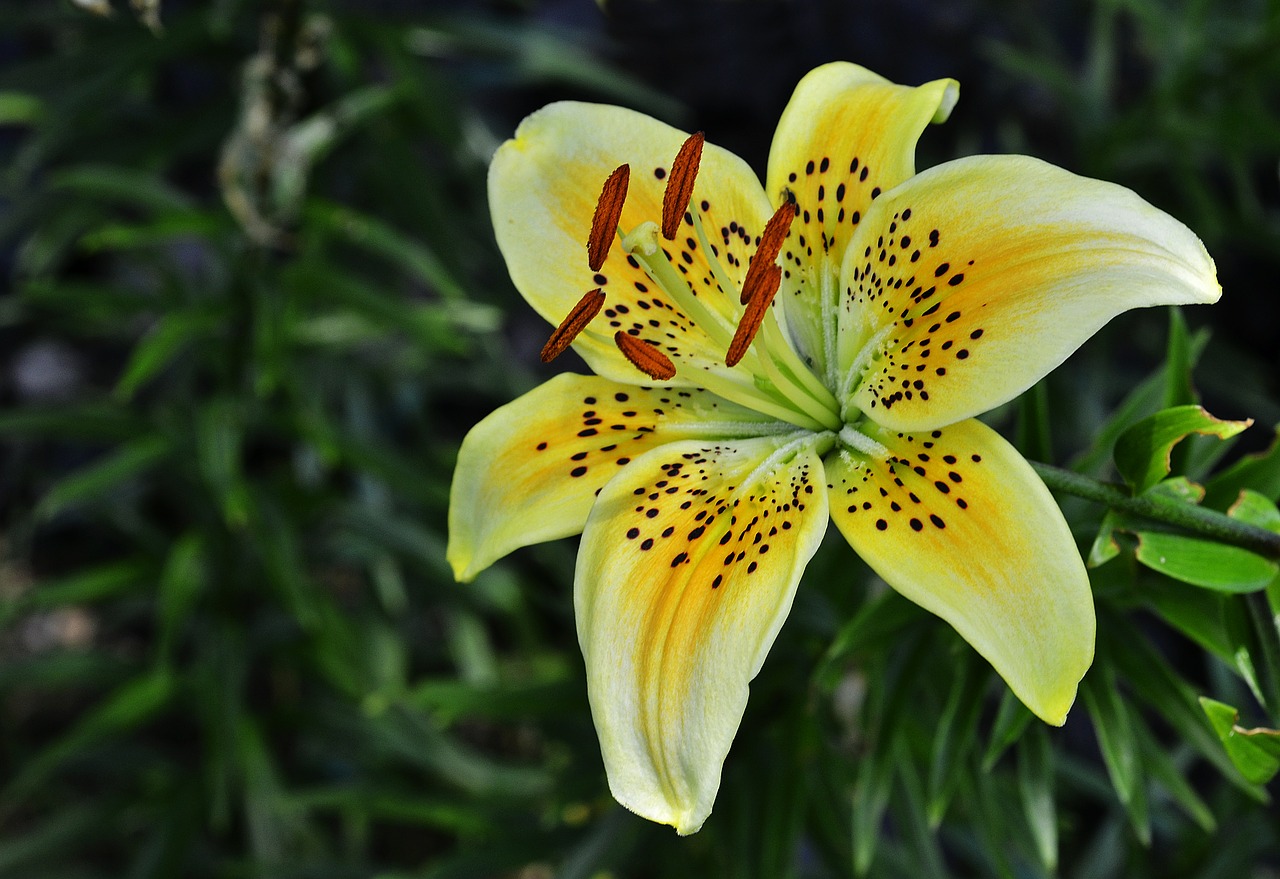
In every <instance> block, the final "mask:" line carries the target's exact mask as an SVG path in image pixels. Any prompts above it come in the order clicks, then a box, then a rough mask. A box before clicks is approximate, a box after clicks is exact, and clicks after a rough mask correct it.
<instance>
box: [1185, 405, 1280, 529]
mask: <svg viewBox="0 0 1280 879" xmlns="http://www.w3.org/2000/svg"><path fill="white" fill-rule="evenodd" d="M1275 431H1276V435H1275V438H1274V439H1273V440H1272V442H1271V446H1270V447H1269V448H1268V449H1267V450H1266V451H1264V452H1259V453H1257V454H1254V455H1245V456H1244V457H1243V458H1241V459H1240V460H1239V461H1236V462H1235V463H1234V464H1232V465H1231V466H1230V467H1228V468H1227V469H1225V470H1223V471H1222V472H1221V473H1219V474H1217V475H1216V476H1214V477H1213V478H1212V479H1210V480H1209V481H1208V482H1207V483H1206V485H1205V489H1206V493H1205V499H1204V503H1205V506H1208V507H1213V508H1214V509H1216V510H1221V509H1225V508H1226V507H1227V505H1228V504H1231V503H1233V502H1234V501H1235V500H1236V498H1237V497H1239V495H1240V492H1241V491H1243V490H1244V489H1246V488H1247V489H1251V490H1253V491H1256V492H1257V493H1258V494H1261V495H1263V496H1264V497H1267V498H1270V499H1271V500H1276V499H1277V498H1280V425H1277V426H1276V428H1275Z"/></svg>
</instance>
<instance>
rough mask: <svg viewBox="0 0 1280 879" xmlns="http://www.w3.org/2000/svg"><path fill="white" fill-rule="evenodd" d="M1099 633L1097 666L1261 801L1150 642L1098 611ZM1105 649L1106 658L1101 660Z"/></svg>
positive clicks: (1116, 616)
mask: <svg viewBox="0 0 1280 879" xmlns="http://www.w3.org/2000/svg"><path fill="white" fill-rule="evenodd" d="M1098 631H1099V632H1100V633H1101V632H1103V631H1105V632H1107V633H1108V635H1107V638H1106V640H1105V642H1104V641H1102V640H1099V648H1100V650H1099V653H1100V657H1099V661H1098V662H1095V663H1094V665H1095V667H1097V666H1098V665H1099V664H1100V663H1101V662H1102V661H1107V662H1110V663H1111V664H1112V665H1114V667H1115V669H1116V673H1117V674H1119V675H1121V676H1122V677H1124V678H1125V679H1126V680H1127V681H1129V683H1130V685H1131V686H1132V688H1133V692H1134V693H1135V694H1136V695H1137V696H1138V697H1139V698H1141V699H1142V700H1143V701H1144V702H1146V703H1147V704H1148V705H1149V706H1151V708H1152V709H1154V710H1155V711H1156V712H1157V713H1158V714H1159V715H1160V716H1161V717H1163V718H1164V719H1165V721H1166V722H1168V723H1169V725H1170V726H1172V727H1173V729H1174V730H1175V731H1176V732H1177V734H1178V735H1179V736H1180V737H1181V739H1182V740H1183V741H1184V742H1186V743H1187V744H1189V745H1191V747H1193V748H1195V750H1196V751H1197V752H1198V753H1199V754H1200V755H1201V756H1202V757H1204V758H1205V759H1206V760H1208V761H1209V762H1210V763H1212V764H1213V765H1214V766H1216V767H1217V768H1218V770H1219V771H1220V772H1221V773H1222V774H1223V776H1225V777H1226V778H1227V779H1228V780H1229V781H1231V782H1232V783H1233V784H1235V785H1236V786H1237V787H1239V788H1240V789H1241V790H1242V791H1244V792H1245V793H1246V794H1248V795H1249V796H1250V797H1251V798H1253V799H1255V800H1257V801H1259V802H1265V801H1266V798H1267V795H1266V792H1265V791H1263V790H1262V788H1260V787H1258V786H1257V785H1254V784H1251V783H1250V782H1249V781H1247V780H1246V779H1245V778H1244V776H1243V775H1241V774H1240V771H1239V770H1238V769H1236V767H1235V765H1234V764H1233V763H1232V762H1231V760H1230V759H1228V757H1227V755H1226V753H1225V752H1224V751H1223V749H1222V745H1221V743H1220V742H1219V740H1218V737H1217V734H1216V733H1215V731H1214V729H1213V727H1212V726H1210V724H1209V720H1208V718H1207V717H1205V714H1204V711H1203V710H1201V708H1200V705H1199V703H1198V701H1197V694H1196V692H1195V690H1193V689H1192V688H1191V686H1190V685H1189V684H1187V682H1186V681H1184V680H1183V679H1182V678H1180V677H1179V676H1178V675H1177V674H1176V673H1174V671H1173V670H1172V669H1171V668H1169V663H1168V661H1167V660H1166V659H1165V658H1164V657H1163V656H1161V655H1160V654H1159V652H1157V651H1156V650H1155V648H1154V647H1152V646H1151V644H1150V643H1149V642H1148V640H1147V637H1146V636H1145V635H1144V634H1143V633H1142V632H1140V631H1139V630H1138V629H1137V628H1136V627H1134V626H1133V624H1132V623H1131V622H1129V621H1128V620H1127V619H1126V618H1125V617H1124V616H1123V615H1121V614H1118V613H1103V612H1102V608H1101V607H1100V608H1099V626H1098ZM1103 649H1105V655H1101V654H1102V652H1103Z"/></svg>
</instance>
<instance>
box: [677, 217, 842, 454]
mask: <svg viewBox="0 0 1280 879" xmlns="http://www.w3.org/2000/svg"><path fill="white" fill-rule="evenodd" d="M780 215H782V211H781V210H779V211H778V213H775V214H774V218H773V219H771V220H770V221H769V222H770V223H771V224H772V223H774V222H775V220H777V219H778V217H779V216H780ZM793 216H794V215H793ZM693 229H694V234H696V235H697V236H698V244H699V246H700V247H701V248H702V252H703V253H705V254H707V264H708V265H709V266H710V267H711V273H712V276H713V277H714V278H715V280H716V283H717V284H719V285H720V289H721V291H722V292H723V293H724V294H725V296H726V297H730V296H732V295H733V293H732V291H733V290H734V289H735V288H736V287H737V284H735V283H734V281H733V279H732V278H730V277H729V274H728V273H727V272H726V271H725V269H724V266H723V265H722V264H721V263H720V260H718V259H716V258H715V257H714V256H713V255H712V254H713V253H714V251H712V249H711V246H710V245H709V244H708V243H707V232H706V228H705V227H704V226H703V224H702V214H701V212H699V211H694V213H693ZM766 231H767V230H766ZM783 240H785V236H781V237H780V238H779V240H778V244H777V250H778V251H780V250H781V249H782V241H783ZM761 247H762V248H763V247H764V236H761ZM757 253H759V251H758V250H757ZM774 259H775V260H776V259H777V253H776V252H775V253H774ZM752 265H755V263H754V262H753V263H752ZM774 267H775V268H777V266H776V265H775V266H774ZM744 286H745V285H744ZM735 336H736V333H735ZM747 354H748V355H750V356H752V357H754V358H755V360H754V361H752V363H753V365H756V366H759V367H760V368H762V369H763V370H764V372H765V373H766V375H767V376H768V378H769V380H770V381H771V382H772V383H773V385H774V387H775V388H777V389H778V391H779V393H781V394H782V395H784V396H785V397H786V398H787V399H789V400H793V401H796V402H798V403H799V405H800V407H801V408H802V409H803V410H804V411H805V412H806V413H808V414H809V415H810V416H811V417H813V418H814V419H815V420H816V421H818V422H820V423H822V424H825V425H827V426H828V427H831V428H833V429H834V428H836V427H839V424H840V422H839V419H838V418H837V417H836V413H837V412H838V411H839V409H840V404H839V403H837V402H836V398H835V397H833V396H832V395H831V392H830V391H828V390H827V389H826V388H825V387H824V386H823V385H822V382H820V381H819V380H818V377H817V376H816V375H814V374H813V372H812V370H810V369H809V368H808V367H807V366H806V365H805V364H804V363H803V362H801V360H800V358H799V357H798V356H797V355H796V353H795V350H794V349H793V348H792V347H791V344H790V342H788V341H787V340H786V339H785V338H784V337H783V335H782V330H781V329H780V328H779V327H778V323H777V318H776V316H775V315H774V314H773V312H772V310H769V311H767V312H766V313H765V315H764V318H763V320H762V323H761V333H760V334H759V335H758V338H757V339H756V341H755V343H754V344H753V345H752V346H751V348H749V349H748V351H747ZM788 388H790V389H792V390H793V391H794V393H793V392H790V391H788V390H787V389H788ZM805 395H807V396H808V397H809V398H810V399H811V400H812V401H813V402H816V403H817V404H818V408H817V409H814V408H813V407H811V406H809V405H808V404H807V403H804V402H799V401H800V399H801V398H802V397H803V396H805Z"/></svg>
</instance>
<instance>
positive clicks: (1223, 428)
mask: <svg viewBox="0 0 1280 879" xmlns="http://www.w3.org/2000/svg"><path fill="white" fill-rule="evenodd" d="M1252 423H1253V421H1252V420H1249V421H1223V420H1221V419H1218V418H1214V417H1213V416H1212V415H1210V414H1209V413H1208V412H1206V411H1205V410H1204V409H1203V407H1201V406H1196V405H1190V406H1178V407H1176V408H1173V409H1165V410H1163V411H1161V412H1157V413H1156V414H1154V415H1151V416H1148V417H1147V418H1144V419H1142V420H1141V421H1139V422H1138V423H1137V424H1135V425H1133V426H1132V427H1130V428H1129V429H1128V430H1126V431H1125V432H1124V433H1122V434H1121V435H1120V438H1119V439H1117V440H1116V450H1115V462H1116V469H1117V470H1119V471H1120V475H1121V476H1122V477H1123V478H1124V481H1125V482H1127V483H1129V484H1130V485H1131V486H1133V491H1134V494H1142V493H1143V492H1144V491H1146V490H1147V489H1149V488H1151V487H1152V486H1153V485H1155V484H1156V483H1157V482H1159V481H1160V480H1162V479H1164V478H1165V477H1166V476H1168V475H1169V470H1170V467H1171V462H1170V454H1171V453H1172V451H1173V447H1174V446H1175V445H1177V444H1178V443H1179V442H1181V441H1182V440H1183V439H1184V438H1185V437H1187V436H1189V435H1190V434H1193V433H1197V434H1204V435H1207V436H1216V437H1218V438H1220V439H1226V438H1227V437H1231V436H1235V435H1236V434H1238V433H1239V432H1240V431H1242V430H1244V429H1245V428H1246V427H1248V426H1249V425H1251V424H1252Z"/></svg>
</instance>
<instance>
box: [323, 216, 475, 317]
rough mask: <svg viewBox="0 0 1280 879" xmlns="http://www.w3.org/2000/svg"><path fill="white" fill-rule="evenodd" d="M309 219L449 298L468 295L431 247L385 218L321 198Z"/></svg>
mask: <svg viewBox="0 0 1280 879" xmlns="http://www.w3.org/2000/svg"><path fill="white" fill-rule="evenodd" d="M307 220H308V221H309V222H312V223H315V224H316V225H317V227H319V228H321V229H323V230H325V231H326V232H329V233H330V234H333V235H337V236H340V237H341V238H343V239H344V240H346V241H348V242H350V243H351V244H354V245H356V246H357V247H360V248H363V249H364V250H366V251H368V252H369V253H372V254H375V255H377V256H380V257H382V258H383V259H386V260H389V261H390V262H392V263H393V264H394V265H396V266H397V267H399V268H401V269H403V270H405V271H407V272H409V273H410V274H411V275H412V276H414V277H415V278H417V279H418V280H419V281H421V282H422V283H424V284H426V285H427V286H428V287H430V288H431V289H432V290H434V291H436V292H437V293H439V294H440V295H442V296H444V297H445V298H447V299H453V300H458V301H465V300H466V299H467V298H468V297H467V292H466V290H465V289H464V288H463V286H462V284H460V283H459V282H458V280H457V279H456V278H454V276H453V275H452V273H450V272H449V270H448V269H447V268H445V266H444V263H442V262H441V261H440V258H439V257H438V256H436V254H435V253H434V252H433V251H432V250H431V249H430V248H429V247H427V246H426V245H425V244H423V243H422V242H421V241H420V240H419V239H417V238H414V237H412V236H409V235H406V234H405V233H403V232H401V231H400V230H399V229H396V228H394V227H392V226H390V225H389V224H387V223H385V222H383V221H382V220H379V219H377V218H375V217H371V216H368V215H366V214H362V213H359V212H358V211H354V210H352V209H351V208H349V207H346V206H344V205H339V204H334V203H332V202H324V201H320V200H318V199H312V200H311V202H309V203H308V205H307Z"/></svg>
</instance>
